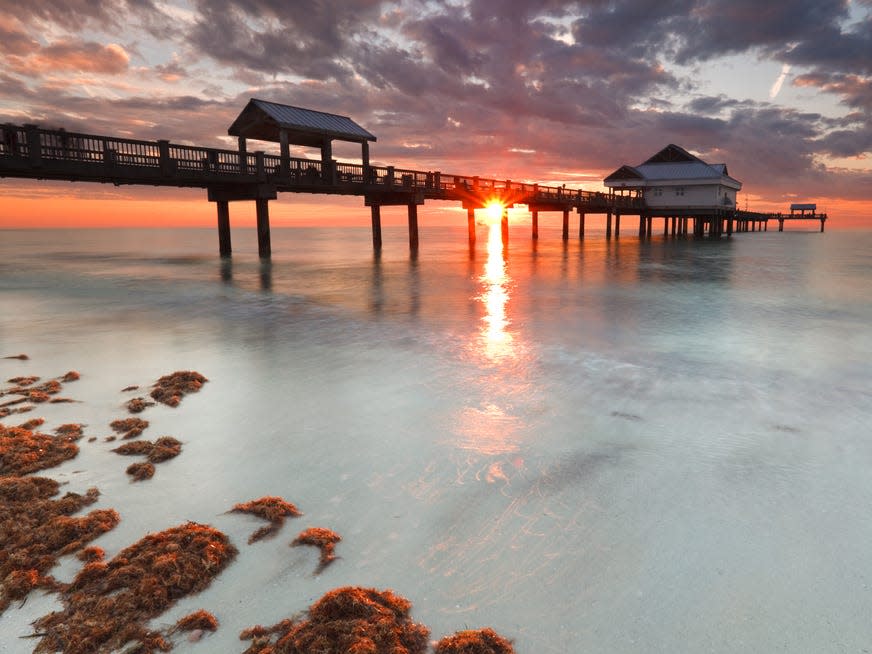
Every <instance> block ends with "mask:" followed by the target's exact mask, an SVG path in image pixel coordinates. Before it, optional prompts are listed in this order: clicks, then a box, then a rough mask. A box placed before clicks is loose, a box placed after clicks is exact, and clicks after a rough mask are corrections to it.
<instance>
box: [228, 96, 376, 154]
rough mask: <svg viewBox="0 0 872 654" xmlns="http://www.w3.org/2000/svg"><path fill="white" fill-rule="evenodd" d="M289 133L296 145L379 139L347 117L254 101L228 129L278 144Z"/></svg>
mask: <svg viewBox="0 0 872 654" xmlns="http://www.w3.org/2000/svg"><path fill="white" fill-rule="evenodd" d="M282 130H286V131H287V133H288V142H289V143H291V144H293V145H305V146H311V147H318V146H320V145H322V144H323V143H324V142H325V141H332V140H337V141H351V142H353V143H364V142H366V141H375V140H376V137H375V136H373V135H372V134H371V133H370V132H368V131H367V130H365V129H364V128H363V127H361V126H360V125H358V124H357V123H355V122H354V121H353V120H351V118H348V117H347V116H339V115H337V114H329V113H326V112H323V111H315V110H314V109H304V108H302V107H294V106H291V105H287V104H278V103H277V102H268V101H266V100H259V99H257V98H252V99H251V100H249V101H248V104H247V105H246V106H245V108H244V109H243V110H242V113H240V114H239V116H237V118H236V120H234V121H233V124H232V125H230V127H229V128H228V129H227V133H228V134H229V135H231V136H243V137H245V138H250V139H255V140H259V141H273V142H276V143H277V142H279V140H280V136H279V135H280V133H281V131H282Z"/></svg>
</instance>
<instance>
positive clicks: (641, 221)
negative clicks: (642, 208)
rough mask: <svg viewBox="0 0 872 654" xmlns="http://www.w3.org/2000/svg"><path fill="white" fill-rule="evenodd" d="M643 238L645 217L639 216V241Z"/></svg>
mask: <svg viewBox="0 0 872 654" xmlns="http://www.w3.org/2000/svg"><path fill="white" fill-rule="evenodd" d="M643 238H645V215H644V214H639V239H640V240H641V239H643Z"/></svg>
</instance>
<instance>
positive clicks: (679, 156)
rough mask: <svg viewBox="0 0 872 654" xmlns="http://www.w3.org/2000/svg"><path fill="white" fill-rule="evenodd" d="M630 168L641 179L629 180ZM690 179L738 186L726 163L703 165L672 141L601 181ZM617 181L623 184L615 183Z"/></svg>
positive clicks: (642, 183) (644, 183)
mask: <svg viewBox="0 0 872 654" xmlns="http://www.w3.org/2000/svg"><path fill="white" fill-rule="evenodd" d="M630 171H632V172H634V173H637V174H638V175H639V176H640V178H641V179H639V180H638V181H637V182H635V184H634V183H633V181H634V180H633V175H631V174H629V173H630ZM691 180H712V181H715V180H717V181H719V182H720V184H722V185H724V186H728V187H732V188H735V189H736V190H738V189H741V188H742V183H741V182H739V181H738V180H736V179H733V178H732V177H730V175H729V173H728V172H727V166H726V164H707V163H706V162H705V161H703V160H702V159H700V158H699V157H695V156H694V155H692V154H690V153H689V152H688V151H687V150H685V149H684V148H682V147H680V146H677V145H673V144H670V145H668V146H666V147H665V148H663V149H662V150H660V152H658V153H657V154H655V155H654V156H653V157H650V158H649V159H647V160H645V162H644V163H642V164H639V165H638V166H626V165H624V166H621V167H620V168H618V169H617V170H616V171H615V172H613V173H612V174H611V175H609V176H608V177H606V178H605V180H604V182H605V183H606V185H607V186H609V185H610V184H609V183H610V182H611V184H614V185H620V186H630V185H635V186H639V187H643V186H649V185H651V184H653V183H663V182H670V181H675V182H683V181H691ZM619 181H623V182H625V183H623V184H617V182H619ZM627 182H629V183H627Z"/></svg>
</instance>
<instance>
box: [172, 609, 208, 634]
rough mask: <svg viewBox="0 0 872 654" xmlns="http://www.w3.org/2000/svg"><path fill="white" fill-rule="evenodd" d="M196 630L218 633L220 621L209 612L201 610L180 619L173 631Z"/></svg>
mask: <svg viewBox="0 0 872 654" xmlns="http://www.w3.org/2000/svg"><path fill="white" fill-rule="evenodd" d="M196 629H199V630H201V631H212V632H214V631H217V630H218V619H217V618H216V617H215V616H214V615H212V614H211V613H209V612H208V611H204V610H203V609H200V610H199V611H194V612H193V613H190V614H188V615H186V616H185V617H183V618H180V619H179V621H178V622H176V624H175V626H174V627H173V628H172V630H171V631H172V633H175V632H176V631H194V630H196Z"/></svg>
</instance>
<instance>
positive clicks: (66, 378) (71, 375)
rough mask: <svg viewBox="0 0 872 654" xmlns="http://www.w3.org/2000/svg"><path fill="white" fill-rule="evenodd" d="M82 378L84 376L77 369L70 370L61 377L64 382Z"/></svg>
mask: <svg viewBox="0 0 872 654" xmlns="http://www.w3.org/2000/svg"><path fill="white" fill-rule="evenodd" d="M81 378H82V376H81V375H80V374H79V373H78V372H76V371H75V370H70V371H69V372H68V373H66V374H65V375H64V376H63V377H61V381H62V382H74V381H78V380H79V379H81Z"/></svg>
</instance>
